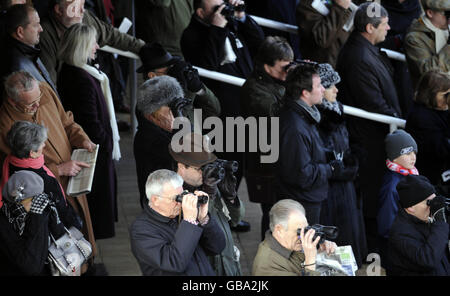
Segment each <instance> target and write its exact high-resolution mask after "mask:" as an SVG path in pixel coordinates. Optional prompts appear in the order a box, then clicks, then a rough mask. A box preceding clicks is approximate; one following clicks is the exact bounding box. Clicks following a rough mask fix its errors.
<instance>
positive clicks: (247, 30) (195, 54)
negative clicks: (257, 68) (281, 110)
mask: <svg viewBox="0 0 450 296" xmlns="http://www.w3.org/2000/svg"><path fill="white" fill-rule="evenodd" d="M231 2H232V3H233V4H231V5H233V6H235V7H236V6H238V5H239V4H241V1H239V0H232V1H231ZM194 10H195V13H194V15H193V16H192V19H191V22H190V24H189V26H188V27H187V28H186V29H185V30H184V32H183V35H182V37H181V50H182V52H183V55H184V57H185V59H186V61H188V62H190V63H191V64H192V65H194V66H198V67H202V68H206V69H208V70H212V71H217V72H221V73H225V74H229V75H233V76H236V77H240V78H244V79H245V78H247V77H249V75H250V74H251V72H252V71H253V60H252V57H253V56H254V54H255V52H256V50H257V49H258V47H259V45H260V44H261V42H262V41H263V39H264V33H263V31H262V29H261V28H260V27H259V26H258V25H257V24H256V22H255V21H254V20H253V19H252V18H251V17H250V16H249V15H247V14H246V13H245V12H244V11H235V12H234V14H233V15H232V16H229V17H225V16H224V15H223V14H221V13H222V12H225V10H226V9H225V4H224V2H223V1H222V0H196V1H194ZM204 82H205V84H206V85H207V86H208V87H209V88H210V89H211V90H212V91H213V93H214V94H215V95H216V96H217V97H218V99H219V101H220V105H221V106H220V107H221V110H222V113H221V117H222V118H223V119H224V118H226V117H238V116H242V112H241V104H240V99H239V98H240V87H239V86H234V85H230V84H228V83H224V82H220V81H215V80H207V79H205V80H204ZM233 128H234V126H233ZM231 132H233V131H226V133H224V134H227V133H231ZM235 138H236V135H235ZM235 143H236V141H235ZM224 144H225V145H226V143H225V141H224ZM235 146H236V144H235ZM233 148H234V151H236V149H237V148H236V147H233ZM217 155H218V156H219V157H220V158H225V159H227V160H236V161H238V162H239V169H238V171H237V172H236V178H237V181H238V183H237V184H238V186H239V183H240V181H241V179H242V163H243V153H242V152H230V151H227V152H226V153H218V154H217Z"/></svg>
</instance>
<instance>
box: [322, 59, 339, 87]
mask: <svg viewBox="0 0 450 296" xmlns="http://www.w3.org/2000/svg"><path fill="white" fill-rule="evenodd" d="M319 76H320V80H321V82H322V85H323V87H325V88H329V87H330V86H332V85H334V84H338V83H339V82H340V81H341V77H340V76H339V73H338V72H336V71H334V69H333V67H332V66H331V65H330V64H327V63H324V64H319Z"/></svg>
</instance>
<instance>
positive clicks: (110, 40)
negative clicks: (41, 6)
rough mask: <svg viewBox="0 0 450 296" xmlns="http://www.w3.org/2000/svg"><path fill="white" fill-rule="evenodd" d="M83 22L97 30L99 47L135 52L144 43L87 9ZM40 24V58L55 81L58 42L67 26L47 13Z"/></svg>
mask: <svg viewBox="0 0 450 296" xmlns="http://www.w3.org/2000/svg"><path fill="white" fill-rule="evenodd" d="M83 24H87V25H90V26H93V27H94V28H95V29H96V30H97V42H98V45H99V46H100V47H103V46H105V45H109V46H111V47H114V48H117V49H120V50H124V51H131V52H133V53H136V54H137V53H139V50H140V49H141V47H142V46H144V44H145V42H144V41H142V40H140V39H136V38H134V37H133V36H131V35H128V34H123V33H121V32H120V31H119V30H118V29H116V28H114V27H113V26H111V25H110V24H107V23H105V22H102V21H101V20H99V19H98V18H97V17H96V16H95V15H93V14H91V13H90V12H89V11H88V10H86V11H85V13H84V17H83ZM41 26H42V28H43V29H44V31H43V32H42V33H41V35H40V43H39V46H40V48H41V55H40V58H41V60H42V63H44V65H45V67H46V69H47V71H48V72H49V73H50V77H51V78H52V80H53V81H55V82H56V81H57V73H58V70H59V67H60V62H59V61H58V58H57V56H58V49H59V43H60V41H61V37H62V35H63V34H64V32H65V31H66V29H67V28H66V27H64V26H63V25H62V24H61V23H60V22H59V21H57V20H56V18H55V17H54V15H53V14H49V16H48V17H46V18H44V19H43V20H42V22H41Z"/></svg>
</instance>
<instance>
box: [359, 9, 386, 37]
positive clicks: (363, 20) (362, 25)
mask: <svg viewBox="0 0 450 296" xmlns="http://www.w3.org/2000/svg"><path fill="white" fill-rule="evenodd" d="M385 17H388V12H387V10H386V9H385V8H384V7H383V6H381V5H380V4H378V3H377V2H365V3H363V4H361V5H360V6H359V7H358V10H356V13H355V18H354V21H353V24H354V26H355V30H356V31H357V32H360V33H364V32H366V26H367V25H368V24H372V25H373V26H374V27H375V28H378V26H379V25H380V24H381V21H382V19H384V18H385Z"/></svg>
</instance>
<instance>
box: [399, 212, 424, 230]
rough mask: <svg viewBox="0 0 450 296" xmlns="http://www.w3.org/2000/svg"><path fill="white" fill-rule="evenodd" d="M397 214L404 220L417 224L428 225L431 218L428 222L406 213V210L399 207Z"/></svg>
mask: <svg viewBox="0 0 450 296" xmlns="http://www.w3.org/2000/svg"><path fill="white" fill-rule="evenodd" d="M399 215H401V216H403V217H404V218H405V219H406V220H408V221H410V222H411V223H413V224H418V225H422V226H429V225H431V220H430V222H425V221H423V220H420V219H419V218H417V217H416V216H413V215H411V214H408V212H406V211H405V209H400V210H399Z"/></svg>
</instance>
